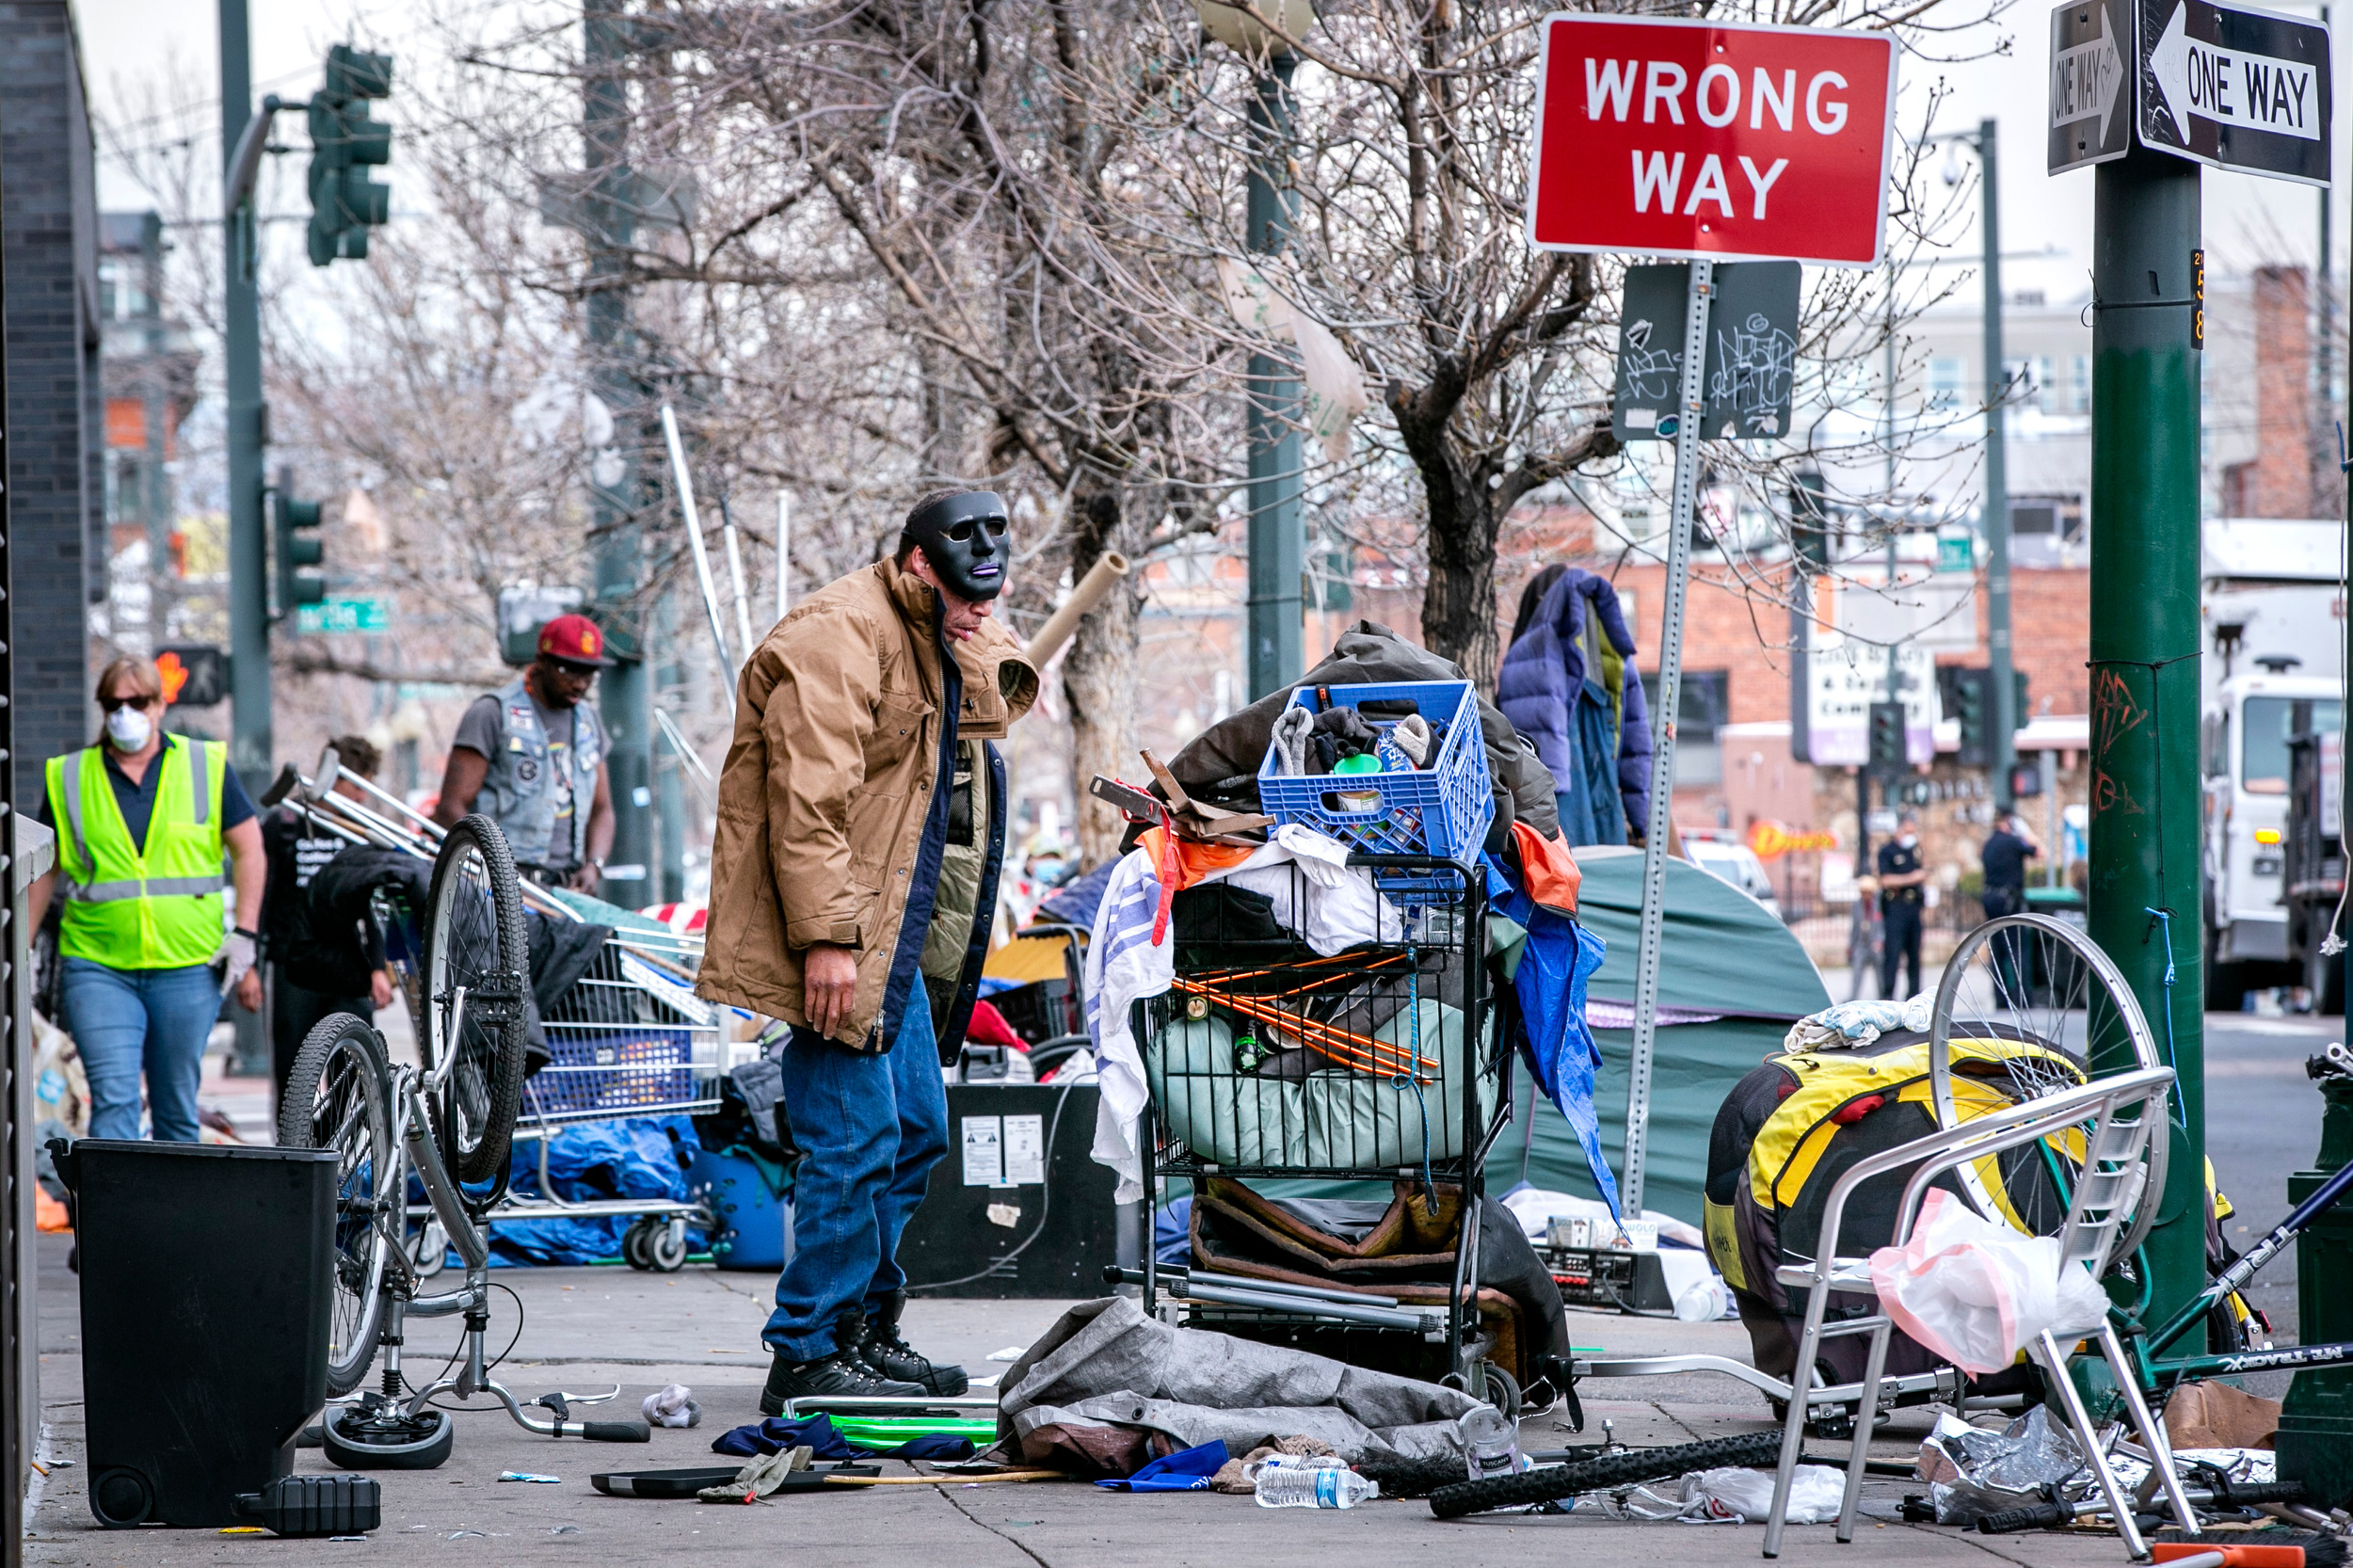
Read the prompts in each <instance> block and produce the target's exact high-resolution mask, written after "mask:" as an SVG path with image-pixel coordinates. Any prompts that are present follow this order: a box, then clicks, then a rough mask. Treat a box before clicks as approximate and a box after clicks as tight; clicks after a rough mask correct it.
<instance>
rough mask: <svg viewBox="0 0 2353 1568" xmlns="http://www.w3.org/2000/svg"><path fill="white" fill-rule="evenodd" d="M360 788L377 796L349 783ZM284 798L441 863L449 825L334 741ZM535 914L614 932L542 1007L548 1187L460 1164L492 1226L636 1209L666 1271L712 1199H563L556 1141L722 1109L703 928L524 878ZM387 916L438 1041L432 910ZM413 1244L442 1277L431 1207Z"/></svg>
mask: <svg viewBox="0 0 2353 1568" xmlns="http://www.w3.org/2000/svg"><path fill="white" fill-rule="evenodd" d="M339 783H347V784H350V785H352V786H354V787H356V788H358V789H359V790H360V792H362V794H363V795H364V796H365V798H364V799H354V798H353V797H352V796H351V795H349V794H345V793H341V792H338V791H337V789H336V786H337V785H338V784H339ZM280 802H285V803H288V804H291V805H292V806H294V807H295V808H296V809H297V810H300V811H302V812H303V813H304V814H305V815H306V816H307V817H308V818H309V820H310V823H311V824H312V829H313V830H314V831H324V832H327V833H329V834H333V835H335V836H337V837H340V838H343V839H345V840H349V841H350V842H353V843H358V844H366V845H371V846H373V847H376V848H379V849H392V850H398V851H401V852H403V853H406V854H409V855H413V856H417V857H418V858H419V859H421V860H424V861H427V862H430V861H431V860H432V859H433V858H434V856H436V855H437V854H438V853H439V851H440V845H441V843H442V842H443V840H444V839H445V837H446V834H445V831H444V829H443V828H442V827H441V826H440V824H438V823H435V822H433V821H432V820H431V819H430V818H428V817H425V816H424V815H423V814H422V813H420V812H418V811H415V810H413V809H411V808H409V807H408V805H407V804H406V803H405V802H403V801H401V800H400V799H399V798H398V797H397V796H395V795H392V794H391V793H389V792H386V791H384V790H382V789H379V788H377V787H376V784H375V783H373V782H372V781H370V780H369V779H366V778H364V777H361V776H359V775H357V774H352V773H346V772H344V771H343V769H342V766H341V762H340V760H339V759H338V758H337V756H336V754H335V751H334V748H333V747H331V746H330V747H328V749H327V751H326V752H325V754H324V755H323V756H322V757H321V759H320V762H319V769H318V773H317V775H316V776H314V777H307V778H306V777H304V776H302V775H301V773H300V772H299V771H298V770H296V768H295V767H294V765H293V764H291V763H289V764H287V766H286V767H285V768H284V769H283V770H282V771H281V772H280V775H279V776H278V778H277V780H276V781H274V782H273V783H272V785H271V787H270V789H269V790H268V791H267V792H264V795H263V797H262V804H263V806H264V807H265V808H266V807H270V806H275V805H278V804H280ZM520 892H521V901H522V904H524V906H525V907H526V909H527V910H528V911H530V912H531V913H534V914H536V915H538V916H540V917H542V918H544V919H546V920H552V921H555V922H557V923H559V924H561V925H565V926H579V925H600V926H605V927H609V928H610V929H611V933H612V934H611V935H610V936H607V937H606V938H605V939H604V940H603V942H602V943H601V945H600V947H599V948H598V950H597V952H595V953H594V954H593V955H592V957H591V958H590V959H589V961H588V962H587V964H586V965H585V966H584V969H583V972H582V973H581V974H580V976H579V977H578V978H577V979H575V980H574V981H573V982H572V983H571V984H569V985H568V986H567V987H565V988H564V990H563V991H562V993H561V994H560V995H558V996H556V997H555V998H553V999H552V1000H550V1001H549V1003H548V1004H547V1005H546V1006H545V1007H543V1008H541V1009H540V1024H541V1032H542V1033H543V1034H544V1036H545V1040H546V1045H547V1048H548V1052H549V1057H550V1060H549V1061H548V1062H547V1064H545V1065H543V1066H542V1067H540V1068H539V1070H538V1071H537V1072H536V1073H533V1074H531V1075H530V1076H529V1077H527V1078H525V1079H524V1080H523V1081H522V1085H521V1091H520V1102H519V1109H518V1112H517V1116H516V1120H515V1129H514V1135H513V1136H514V1141H515V1142H518V1143H536V1144H537V1145H538V1147H537V1151H536V1152H537V1160H536V1163H537V1176H538V1180H537V1183H536V1185H537V1188H538V1191H537V1192H536V1193H529V1194H523V1193H516V1192H510V1191H509V1190H508V1189H507V1185H506V1184H507V1181H508V1179H509V1172H510V1166H509V1165H508V1164H507V1162H506V1161H505V1160H504V1152H503V1151H502V1153H501V1155H500V1157H499V1159H498V1160H497V1161H496V1166H497V1168H496V1169H495V1170H494V1171H491V1170H485V1169H480V1168H477V1169H474V1170H469V1171H467V1172H464V1173H461V1174H462V1175H464V1176H465V1178H466V1179H467V1180H469V1181H487V1182H488V1183H489V1186H488V1192H487V1193H478V1194H473V1196H474V1198H475V1201H474V1202H473V1203H472V1205H471V1207H473V1208H476V1209H477V1210H478V1211H479V1215H478V1223H480V1224H484V1225H486V1226H497V1225H509V1224H526V1223H529V1222H532V1221H538V1220H551V1219H567V1220H587V1219H601V1218H612V1217H629V1218H632V1220H633V1222H634V1223H633V1224H632V1225H631V1226H630V1227H629V1229H628V1231H627V1232H626V1233H625V1234H624V1236H623V1238H622V1246H621V1252H622V1256H623V1257H624V1258H626V1259H627V1260H628V1262H629V1263H630V1265H631V1266H632V1267H633V1268H638V1269H652V1270H657V1271H660V1272H673V1271H675V1270H677V1269H679V1268H680V1267H682V1266H683V1265H684V1263H685V1261H686V1256H687V1232H688V1231H689V1230H690V1229H702V1230H708V1229H710V1228H711V1227H712V1224H714V1223H715V1222H714V1218H713V1216H712V1214H711V1212H710V1211H709V1209H708V1208H705V1207H704V1206H703V1205H700V1204H696V1203H693V1202H682V1201H679V1200H676V1199H669V1198H631V1197H615V1198H588V1199H577V1200H567V1199H565V1198H562V1197H560V1196H557V1195H556V1192H555V1189H554V1184H553V1182H552V1180H551V1179H550V1172H549V1156H550V1145H551V1144H552V1142H553V1140H554V1138H555V1136H556V1134H557V1133H558V1132H560V1131H561V1130H562V1129H563V1128H566V1127H568V1126H573V1125H576V1124H579V1123H582V1122H590V1121H603V1120H609V1119H613V1118H616V1117H637V1116H664V1115H688V1116H692V1115H701V1114H705V1113H708V1112H712V1111H715V1110H717V1109H718V1106H719V1093H718V1080H719V1078H720V1076H721V1075H722V1074H723V1073H724V1072H725V1071H726V1069H727V1067H728V1065H730V1064H728V1062H727V1061H726V1055H727V1048H726V1046H725V1044H724V1038H723V1037H724V1035H725V1032H726V1031H725V1029H724V1027H723V1026H724V1023H725V1021H726V1019H727V1018H728V1016H730V1013H729V1010H728V1009H726V1008H724V1007H717V1006H714V1005H712V1003H710V1002H707V1001H705V1000H702V999H701V998H699V997H697V996H696V995H695V992H694V977H695V970H696V967H697V966H698V965H699V964H700V962H701V958H702V940H701V938H700V936H686V935H681V934H680V933H678V932H674V931H672V930H671V929H670V928H669V927H668V926H666V925H664V924H662V923H661V922H659V921H656V920H648V919H646V918H644V917H643V916H640V915H637V914H634V913H632V911H629V910H626V909H622V908H619V907H617V906H616V905H613V904H605V903H603V902H602V901H600V900H598V899H593V898H589V897H587V896H586V895H584V894H581V893H575V892H571V891H569V890H566V889H560V888H542V887H539V886H537V885H536V884H534V883H531V882H528V881H525V882H522V883H520ZM372 904H373V909H374V915H375V919H376V924H377V927H378V929H379V930H380V931H381V932H382V933H383V936H384V952H385V958H386V962H387V964H388V966H389V967H390V968H391V969H392V974H393V977H394V979H395V981H396V983H397V987H398V989H399V991H400V993H401V995H402V999H403V1000H404V1001H405V1002H406V1004H407V1006H408V1016H409V1019H410V1021H411V1023H412V1025H413V1026H414V1028H415V1032H416V1038H417V1039H418V1040H420V1041H424V1040H425V1039H427V1038H428V1032H427V1031H428V1016H427V1014H428V1009H427V1006H426V999H425V984H424V972H423V964H422V955H423V953H424V946H425V941H424V938H425V933H424V929H423V925H422V921H423V920H424V918H425V912H424V911H423V910H420V909H417V908H415V907H412V903H411V900H410V899H409V898H408V896H407V895H406V894H404V893H403V891H402V890H400V889H399V888H396V887H383V888H377V889H376V893H375V894H374V897H373V900H372ZM408 1214H409V1230H408V1247H407V1250H408V1254H409V1258H410V1262H411V1264H412V1265H413V1267H414V1269H415V1271H416V1272H417V1273H418V1274H419V1275H420V1276H421V1277H430V1276H431V1275H433V1274H435V1273H437V1272H440V1268H441V1266H442V1263H443V1261H444V1259H445V1256H446V1244H447V1240H448V1238H447V1234H446V1229H445V1227H444V1226H443V1225H442V1224H441V1223H440V1219H439V1218H438V1217H437V1216H436V1215H435V1213H434V1211H433V1208H432V1205H431V1204H430V1203H427V1202H424V1201H419V1202H415V1203H412V1204H410V1205H409V1209H408Z"/></svg>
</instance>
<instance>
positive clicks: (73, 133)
mask: <svg viewBox="0 0 2353 1568" xmlns="http://www.w3.org/2000/svg"><path fill="white" fill-rule="evenodd" d="M0 152H4V156H5V167H4V168H0V249H4V250H5V253H6V256H7V264H8V292H7V300H6V307H5V308H6V317H7V354H8V490H9V504H8V516H9V520H10V522H11V525H12V527H13V529H14V531H15V538H14V543H15V545H16V548H15V550H13V551H12V552H10V556H11V564H12V568H13V581H12V582H11V583H10V584H9V597H10V602H11V605H12V608H13V611H14V625H15V637H14V642H15V646H16V649H17V652H16V660H15V674H16V693H15V718H16V778H17V786H18V791H19V796H18V798H20V799H30V798H32V797H33V796H34V795H35V794H36V793H37V792H39V790H40V771H41V766H42V764H43V762H44V761H45V760H47V759H48V758H50V757H52V756H54V755H56V753H58V752H61V751H68V750H71V749H72V748H73V747H75V746H79V745H82V744H86V743H87V742H88V739H89V722H88V714H89V681H90V665H89V652H90V648H89V638H88V614H89V607H90V606H91V605H92V604H96V603H101V602H103V601H104V599H105V595H106V574H105V561H106V550H105V537H104V526H105V524H104V511H103V509H102V508H101V506H100V504H99V497H100V495H101V494H102V493H103V489H104V476H103V468H102V458H103V452H102V448H101V442H100V438H99V434H98V433H99V431H100V430H101V429H102V428H103V425H104V415H103V412H102V409H101V402H100V400H101V392H100V376H99V342H100V314H99V309H98V305H99V301H98V231H99V221H98V193H97V184H96V162H95V152H94V147H93V143H92V140H91V134H90V122H89V108H88V96H87V93H86V90H85V84H84V81H83V73H82V62H81V49H80V40H79V38H78V36H77V34H76V31H75V27H74V19H73V10H72V6H71V5H70V4H69V3H68V0H0Z"/></svg>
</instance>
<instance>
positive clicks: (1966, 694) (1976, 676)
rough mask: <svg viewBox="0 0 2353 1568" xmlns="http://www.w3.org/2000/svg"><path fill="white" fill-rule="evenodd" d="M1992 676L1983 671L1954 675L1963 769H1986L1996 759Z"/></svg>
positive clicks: (1961, 672)
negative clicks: (1994, 757) (1994, 751)
mask: <svg viewBox="0 0 2353 1568" xmlns="http://www.w3.org/2000/svg"><path fill="white" fill-rule="evenodd" d="M1992 673H1993V672H1992V671H1990V670H1982V669H1957V670H1955V671H1954V672H1953V716H1954V717H1955V718H1957V719H1959V720H1960V721H1961V752H1960V755H1959V756H1958V758H1957V759H1956V760H1958V761H1959V762H1960V763H1961V766H1962V767H1964V768H1981V767H1984V766H1985V765H1986V763H1987V762H1988V761H1990V760H1992V759H1993V745H1992V741H1993V680H1992V679H1991V677H1992Z"/></svg>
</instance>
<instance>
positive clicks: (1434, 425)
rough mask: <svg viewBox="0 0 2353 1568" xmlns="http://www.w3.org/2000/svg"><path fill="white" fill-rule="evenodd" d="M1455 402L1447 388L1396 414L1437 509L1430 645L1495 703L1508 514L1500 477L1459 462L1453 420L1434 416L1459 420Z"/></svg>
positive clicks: (1427, 630) (1425, 599)
mask: <svg viewBox="0 0 2353 1568" xmlns="http://www.w3.org/2000/svg"><path fill="white" fill-rule="evenodd" d="M1455 401H1456V400H1455V399H1453V398H1449V397H1446V396H1445V395H1444V389H1443V385H1442V384H1441V385H1439V386H1433V388H1432V389H1430V390H1429V391H1427V392H1424V393H1423V394H1422V395H1421V396H1419V397H1415V398H1401V399H1398V400H1396V401H1395V402H1393V403H1392V408H1394V409H1395V411H1396V414H1397V423H1398V431H1399V434H1400V435H1401V436H1402V437H1403V438H1404V440H1405V450H1406V452H1407V453H1408V454H1409V455H1410V456H1412V457H1413V459H1414V466H1415V468H1416V469H1417V470H1418V471H1419V472H1420V474H1421V488H1422V494H1423V496H1424V498H1425V499H1426V500H1427V502H1428V504H1429V507H1430V520H1429V529H1428V538H1427V541H1426V543H1425V545H1424V553H1425V554H1426V555H1427V556H1428V558H1429V562H1430V581H1429V584H1428V585H1427V586H1426V587H1425V588H1424V589H1423V591H1422V600H1421V639H1422V644H1423V646H1424V647H1426V648H1429V649H1430V651H1431V652H1433V653H1435V654H1438V655H1439V656H1441V657H1442V658H1447V659H1451V660H1453V661H1454V662H1455V663H1456V664H1460V665H1462V666H1463V670H1464V673H1465V674H1466V675H1468V676H1469V677H1470V679H1471V680H1473V681H1475V682H1476V683H1477V684H1478V686H1479V689H1480V690H1481V692H1484V693H1486V694H1487V695H1488V696H1494V694H1495V684H1496V665H1497V662H1498V660H1499V659H1500V658H1501V653H1502V650H1501V648H1500V647H1499V639H1498V638H1497V634H1496V538H1497V535H1498V534H1499V533H1500V532H1501V530H1502V526H1503V512H1502V508H1500V507H1498V506H1497V504H1496V497H1495V487H1494V481H1495V479H1496V478H1497V474H1498V473H1499V472H1500V471H1499V470H1498V469H1497V468H1496V467H1495V466H1494V465H1493V464H1492V463H1491V462H1489V461H1487V460H1485V459H1479V460H1475V461H1472V462H1469V463H1465V462H1464V461H1463V459H1462V458H1461V457H1460V456H1458V455H1457V454H1456V452H1455V450H1454V446H1453V443H1452V442H1451V441H1450V440H1449V439H1448V437H1447V429H1446V414H1444V413H1436V412H1435V409H1434V408H1433V405H1435V406H1436V408H1444V409H1445V410H1446V412H1447V413H1451V412H1452V410H1453V408H1454V404H1455ZM1433 416H1434V417H1433Z"/></svg>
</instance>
